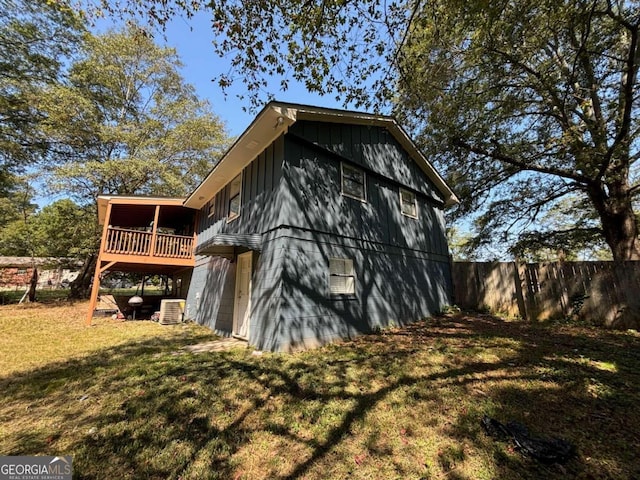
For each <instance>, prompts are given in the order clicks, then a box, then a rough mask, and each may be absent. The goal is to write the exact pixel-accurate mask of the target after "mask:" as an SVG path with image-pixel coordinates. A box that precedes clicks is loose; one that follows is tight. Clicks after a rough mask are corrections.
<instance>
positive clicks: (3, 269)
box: [0, 257, 82, 290]
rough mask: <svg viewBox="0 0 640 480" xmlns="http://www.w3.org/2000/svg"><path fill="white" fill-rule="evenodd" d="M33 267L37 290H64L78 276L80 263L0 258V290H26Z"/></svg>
mask: <svg viewBox="0 0 640 480" xmlns="http://www.w3.org/2000/svg"><path fill="white" fill-rule="evenodd" d="M34 267H37V268H38V286H37V289H38V290H42V289H47V288H49V289H53V288H65V287H67V286H69V284H70V283H71V282H72V281H73V280H75V278H76V277H77V276H78V272H79V271H80V268H81V267H82V262H77V261H73V260H69V259H66V258H48V257H47V258H45V257H0V290H21V289H25V288H27V287H28V286H29V282H30V281H31V277H32V275H33V268H34Z"/></svg>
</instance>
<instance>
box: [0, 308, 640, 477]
mask: <svg viewBox="0 0 640 480" xmlns="http://www.w3.org/2000/svg"><path fill="white" fill-rule="evenodd" d="M84 308H86V304H77V305H73V306H54V307H47V308H45V307H37V306H26V307H24V308H22V307H17V306H11V307H10V306H6V307H0V333H1V335H0V339H1V340H0V342H1V343H0V352H1V353H0V355H1V356H2V358H0V366H1V367H2V369H1V370H0V371H2V372H3V373H2V375H1V376H0V454H4V455H36V454H42V455H59V454H65V455H72V456H73V458H74V469H75V476H76V477H77V478H87V479H102V478H132V479H134V478H152V479H156V478H157V479H164V478H175V479H178V478H181V479H207V478H212V479H214V478H220V479H237V480H239V479H294V478H296V479H297V478H300V479H302V478H305V479H343V478H347V477H350V478H355V479H380V478H384V479H427V478H443V479H444V478H446V479H494V478H509V479H537V478H555V477H561V478H584V479H587V478H588V479H594V478H616V479H617V478H639V477H640V458H639V457H638V455H637V452H638V451H640V434H639V432H640V415H638V414H637V411H638V405H640V387H639V385H640V348H639V347H640V336H639V335H638V334H637V333H635V332H610V331H602V330H596V329H592V328H585V327H576V326H570V325H546V326H540V325H536V326H531V325H526V324H523V323H518V322H505V321H503V320H500V319H498V318H495V317H491V316H489V315H477V316H469V315H464V314H459V315H454V316H443V317H439V318H436V319H432V320H429V321H426V322H422V323H419V324H415V325H412V326H410V327H407V328H402V329H400V328H399V329H392V330H387V331H383V332H382V333H380V334H376V335H369V336H365V337H361V338H359V339H357V340H355V341H349V342H344V343H342V344H340V345H332V346H329V347H326V348H322V349H317V350H313V351H309V352H303V353H298V354H294V355H280V354H268V353H265V354H263V355H261V356H255V355H252V350H251V349H242V348H241V349H236V350H233V351H228V352H210V353H200V354H190V353H185V352H184V350H182V349H181V347H183V346H184V345H186V344H190V343H197V342H200V341H208V340H210V339H211V338H212V335H211V333H210V331H209V330H207V329H205V328H202V327H197V326H193V325H186V326H165V327H163V326H160V325H157V324H155V323H151V322H115V321H112V320H110V319H103V320H99V321H98V322H96V326H94V327H90V328H87V327H84V326H83V316H84V312H85V310H84ZM483 414H488V415H490V416H493V417H494V418H497V419H498V420H501V421H507V420H517V421H520V422H522V423H524V424H526V425H527V426H528V427H529V428H530V429H531V430H532V431H533V432H535V433H538V434H540V435H542V436H559V437H563V438H566V439H567V440H570V441H571V442H572V443H574V444H575V445H576V446H577V448H578V455H577V457H576V458H575V459H574V460H572V461H570V462H569V463H568V464H566V465H564V466H563V467H559V466H544V465H541V464H539V463H537V462H535V461H533V460H530V459H528V458H526V457H523V456H522V455H520V454H519V453H518V452H516V451H514V450H513V449H512V448H511V446H510V445H509V444H508V443H505V442H498V441H494V440H493V439H491V438H489V437H487V436H486V435H485V434H484V433H483V431H482V429H481V427H480V419H481V417H482V415H483Z"/></svg>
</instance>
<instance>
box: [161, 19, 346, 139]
mask: <svg viewBox="0 0 640 480" xmlns="http://www.w3.org/2000/svg"><path fill="white" fill-rule="evenodd" d="M212 39H213V33H212V29H211V23H210V20H209V16H208V14H207V13H206V12H199V13H197V14H196V15H195V16H194V17H193V18H191V19H188V20H187V19H184V18H176V19H174V20H172V21H171V22H170V23H169V25H168V26H167V29H166V31H165V32H164V38H163V35H162V32H158V33H157V34H156V42H157V43H159V44H165V45H167V46H170V47H173V48H175V49H176V50H177V52H178V55H179V56H180V58H181V60H182V63H183V64H184V68H183V70H182V74H183V76H184V78H185V80H186V81H187V82H188V83H190V84H192V85H193V86H194V87H195V88H196V91H197V93H198V96H199V97H200V98H203V99H207V100H209V102H210V103H211V105H212V107H213V111H214V112H215V113H216V114H217V115H218V116H219V117H220V118H221V119H222V120H223V121H224V122H225V123H226V125H227V128H228V131H229V134H230V135H234V136H235V135H239V134H241V133H242V132H243V131H244V130H245V128H247V127H248V126H249V124H250V123H251V121H252V120H253V117H254V114H255V112H254V113H252V112H248V111H245V110H248V109H249V107H250V104H249V100H248V99H246V98H245V99H244V100H239V99H238V98H237V94H238V93H244V92H243V89H244V85H242V84H241V83H240V82H239V83H238V84H237V85H234V86H233V87H231V88H229V89H228V90H227V95H226V97H225V95H224V94H223V92H222V90H221V89H220V87H219V86H218V85H217V84H216V83H215V81H212V79H214V77H216V76H217V75H219V74H221V73H226V72H228V70H229V61H228V60H227V59H224V58H220V57H218V56H217V55H216V54H215V53H214V51H213V46H212V45H211V41H212ZM273 80H274V81H273V85H274V88H273V90H272V91H271V92H269V93H272V94H273V95H275V98H276V99H277V100H280V101H284V102H291V103H303V104H309V105H317V106H323V107H335V108H341V107H342V105H341V104H340V103H339V102H337V101H336V100H335V98H334V97H333V96H324V97H321V96H320V95H318V94H312V93H309V92H307V90H306V88H305V86H304V85H303V84H300V83H296V82H294V81H290V83H289V89H288V90H287V91H285V92H283V91H281V90H280V89H279V80H280V79H279V78H274V79H273ZM264 97H265V98H266V92H265V95H264Z"/></svg>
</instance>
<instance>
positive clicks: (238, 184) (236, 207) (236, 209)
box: [227, 174, 242, 221]
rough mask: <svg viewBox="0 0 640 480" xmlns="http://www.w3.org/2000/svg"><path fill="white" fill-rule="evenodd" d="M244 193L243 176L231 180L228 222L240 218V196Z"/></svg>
mask: <svg viewBox="0 0 640 480" xmlns="http://www.w3.org/2000/svg"><path fill="white" fill-rule="evenodd" d="M241 192H242V174H240V175H238V176H237V177H236V178H234V179H233V180H231V184H230V187H229V213H228V218H227V221H230V220H233V219H234V218H238V217H239V216H240V194H241Z"/></svg>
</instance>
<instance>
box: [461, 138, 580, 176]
mask: <svg viewBox="0 0 640 480" xmlns="http://www.w3.org/2000/svg"><path fill="white" fill-rule="evenodd" d="M453 143H454V145H456V146H458V147H461V148H463V149H465V150H468V151H470V152H472V153H476V154H478V155H482V156H485V157H489V158H493V159H494V160H498V161H499V162H504V163H507V164H509V165H513V166H514V167H517V168H519V169H521V170H523V171H530V172H538V173H546V174H549V175H557V176H559V177H562V178H569V179H571V180H574V181H576V182H578V183H584V184H587V183H590V182H591V179H590V178H589V177H587V176H584V175H580V174H578V173H575V172H574V171H567V170H563V169H560V168H553V167H544V166H542V165H531V164H528V163H526V162H523V161H521V160H516V159H515V158H513V157H510V156H508V155H505V154H503V153H500V152H499V151H497V150H493V151H489V150H487V149H486V148H483V147H480V146H478V145H472V144H470V143H467V142H465V141H464V140H462V139H453Z"/></svg>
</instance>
